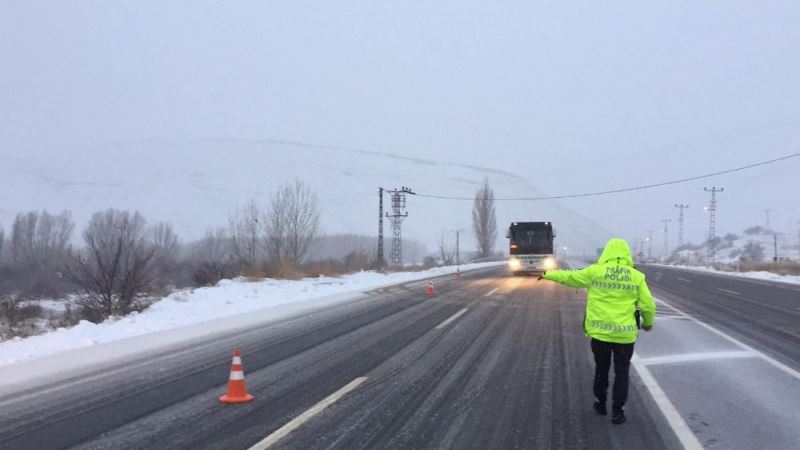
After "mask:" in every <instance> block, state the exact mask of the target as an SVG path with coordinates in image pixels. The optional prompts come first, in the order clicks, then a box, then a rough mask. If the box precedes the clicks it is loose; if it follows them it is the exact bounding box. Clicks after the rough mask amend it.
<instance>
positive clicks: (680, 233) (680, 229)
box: [675, 203, 689, 248]
mask: <svg viewBox="0 0 800 450" xmlns="http://www.w3.org/2000/svg"><path fill="white" fill-rule="evenodd" d="M675 207H676V208H680V210H679V211H678V248H681V247H683V210H684V209H686V208H688V207H689V205H684V204H683V203H676V204H675Z"/></svg>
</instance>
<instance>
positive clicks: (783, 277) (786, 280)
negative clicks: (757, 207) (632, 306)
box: [655, 264, 800, 284]
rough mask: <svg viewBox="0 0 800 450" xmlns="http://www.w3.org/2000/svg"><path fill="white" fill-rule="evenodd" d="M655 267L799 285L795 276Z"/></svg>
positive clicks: (696, 267) (681, 267)
mask: <svg viewBox="0 0 800 450" xmlns="http://www.w3.org/2000/svg"><path fill="white" fill-rule="evenodd" d="M655 265H657V266H662V265H663V266H664V267H675V268H679V269H685V270H694V271H698V272H710V273H715V274H719V275H729V276H734V277H743V278H753V279H756V280H766V281H779V282H783V283H792V284H800V276H797V275H780V274H777V273H772V272H755V271H754V272H726V271H723V270H716V269H714V268H712V267H704V266H685V265H664V264H655Z"/></svg>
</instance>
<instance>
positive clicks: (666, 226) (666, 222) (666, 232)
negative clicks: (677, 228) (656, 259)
mask: <svg viewBox="0 0 800 450" xmlns="http://www.w3.org/2000/svg"><path fill="white" fill-rule="evenodd" d="M670 222H672V219H661V223H663V224H664V261H666V260H667V258H668V257H669V223H670Z"/></svg>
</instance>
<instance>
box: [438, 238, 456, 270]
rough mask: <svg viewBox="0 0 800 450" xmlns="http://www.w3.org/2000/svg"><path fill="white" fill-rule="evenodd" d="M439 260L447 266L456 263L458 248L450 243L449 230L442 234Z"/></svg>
mask: <svg viewBox="0 0 800 450" xmlns="http://www.w3.org/2000/svg"><path fill="white" fill-rule="evenodd" d="M439 258H441V260H442V264H444V265H445V266H451V265H453V264H454V263H455V259H456V247H455V244H453V243H452V242H451V241H450V232H449V231H447V230H442V234H441V235H440V236H439Z"/></svg>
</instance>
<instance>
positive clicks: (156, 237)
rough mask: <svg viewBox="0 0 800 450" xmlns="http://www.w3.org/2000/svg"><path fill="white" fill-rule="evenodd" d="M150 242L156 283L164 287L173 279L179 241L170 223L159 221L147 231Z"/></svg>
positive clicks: (176, 264)
mask: <svg viewBox="0 0 800 450" xmlns="http://www.w3.org/2000/svg"><path fill="white" fill-rule="evenodd" d="M147 234H148V238H149V240H150V244H151V245H152V246H153V251H154V256H153V268H154V270H155V271H156V285H157V286H158V287H160V288H164V287H166V286H167V285H169V284H170V283H171V282H173V281H174V277H173V276H172V275H174V274H175V272H176V270H177V266H178V256H177V254H178V249H179V247H180V242H179V239H178V235H177V234H175V231H174V230H173V229H172V224H170V223H167V222H159V223H157V224H154V225H152V226H151V227H150V228H149V230H148V232H147Z"/></svg>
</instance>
